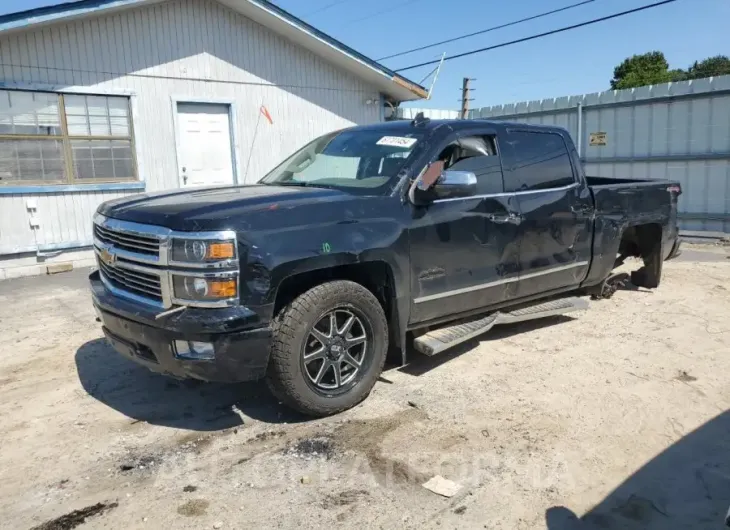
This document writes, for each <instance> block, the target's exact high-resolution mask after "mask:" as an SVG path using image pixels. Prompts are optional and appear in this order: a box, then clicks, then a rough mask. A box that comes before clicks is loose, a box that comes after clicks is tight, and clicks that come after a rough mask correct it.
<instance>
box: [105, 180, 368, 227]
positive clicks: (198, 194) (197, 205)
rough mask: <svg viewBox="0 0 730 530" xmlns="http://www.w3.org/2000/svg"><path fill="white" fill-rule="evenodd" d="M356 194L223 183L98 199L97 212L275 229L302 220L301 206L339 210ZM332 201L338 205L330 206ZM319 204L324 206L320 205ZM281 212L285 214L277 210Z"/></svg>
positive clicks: (157, 221) (172, 222)
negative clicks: (121, 197) (104, 199)
mask: <svg viewBox="0 0 730 530" xmlns="http://www.w3.org/2000/svg"><path fill="white" fill-rule="evenodd" d="M358 199H361V198H359V197H356V196H353V195H350V194H348V193H345V192H341V191H337V190H331V189H324V188H304V187H298V186H268V185H251V186H226V187H215V188H203V189H195V190H186V191H182V190H175V191H170V192H160V193H147V194H141V195H135V196H133V197H125V198H123V199H117V200H113V201H109V202H106V203H104V204H102V205H101V206H100V207H99V213H101V214H102V215H105V216H107V217H113V218H115V219H120V220H123V221H132V222H135V223H144V224H151V225H158V226H164V227H167V228H171V229H173V230H182V231H199V230H250V229H275V228H277V227H281V224H282V221H283V222H284V224H286V225H290V226H291V225H299V226H301V225H306V224H307V220H308V219H307V217H308V214H306V213H305V212H309V211H312V210H313V209H316V210H317V211H319V212H322V211H330V212H332V214H333V215H335V216H337V215H340V216H341V215H342V214H343V213H344V212H343V208H342V206H344V204H345V203H350V202H352V201H356V202H357V200H358ZM335 204H337V205H342V206H340V207H337V206H335V207H334V208H333V207H332V206H333V205H335ZM324 205H328V207H327V208H322V206H324ZM284 212H286V213H288V215H282V214H284ZM340 218H342V217H340ZM309 220H310V221H311V218H310V219H309ZM277 225H278V226H277Z"/></svg>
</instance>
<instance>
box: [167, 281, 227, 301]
mask: <svg viewBox="0 0 730 530" xmlns="http://www.w3.org/2000/svg"><path fill="white" fill-rule="evenodd" d="M172 286H173V291H174V293H175V298H176V299H178V300H186V301H191V302H220V301H223V300H230V299H234V298H236V297H237V296H238V280H237V279H236V278H226V277H222V278H204V277H202V276H180V275H174V276H173V277H172Z"/></svg>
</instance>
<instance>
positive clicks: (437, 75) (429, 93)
mask: <svg viewBox="0 0 730 530" xmlns="http://www.w3.org/2000/svg"><path fill="white" fill-rule="evenodd" d="M445 58H446V52H444V53H442V54H441V62H440V63H439V65H438V66H437V67H436V73H435V74H434V76H433V81H431V87H430V88H429V89H428V95H427V96H426V101H428V100H429V99H431V93H432V92H433V87H434V86H436V80H437V79H438V78H439V72H440V71H441V65H442V64H444V59H445Z"/></svg>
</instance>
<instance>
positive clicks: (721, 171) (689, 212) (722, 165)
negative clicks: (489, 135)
mask: <svg viewBox="0 0 730 530" xmlns="http://www.w3.org/2000/svg"><path fill="white" fill-rule="evenodd" d="M579 107H580V110H579ZM579 115H580V116H581V119H580V120H579ZM470 117H471V118H489V119H497V120H510V121H516V122H525V123H538V124H550V125H559V126H561V127H565V128H566V129H568V131H570V134H571V135H572V137H573V139H574V140H575V141H576V144H578V145H579V146H580V154H581V158H582V159H583V160H584V164H585V170H586V173H588V174H590V175H598V176H607V177H622V178H632V177H633V178H668V179H673V180H677V181H679V182H680V183H681V184H682V189H683V190H684V193H683V194H682V196H681V197H680V202H679V209H680V212H681V219H680V226H681V228H683V229H684V230H709V231H721V232H730V76H722V77H716V78H710V79H700V80H696V81H685V82H681V83H667V84H662V85H655V86H649V87H641V88H636V89H631V90H618V91H607V92H598V93H594V94H586V95H582V96H570V97H563V98H556V99H545V100H540V101H530V102H522V103H515V104H509V105H496V106H493V107H484V108H481V109H475V110H473V111H472V112H471V114H470ZM598 132H601V133H605V135H606V136H605V139H606V141H605V145H591V141H590V139H591V135H592V133H598Z"/></svg>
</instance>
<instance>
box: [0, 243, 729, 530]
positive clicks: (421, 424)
mask: <svg viewBox="0 0 730 530" xmlns="http://www.w3.org/2000/svg"><path fill="white" fill-rule="evenodd" d="M708 250H709V251H708ZM729 255H730V253H728V249H727V248H715V249H703V248H701V247H700V248H688V251H687V252H685V256H684V257H683V259H682V260H678V261H671V262H667V263H666V264H665V277H664V282H663V284H662V285H661V287H660V288H659V289H658V290H656V291H653V292H645V291H636V290H623V291H619V292H618V293H617V294H616V295H615V296H614V297H613V298H612V299H610V300H604V301H599V302H592V303H591V307H590V309H589V310H588V311H586V312H584V313H580V314H575V317H572V316H571V317H567V316H566V317H562V318H552V319H547V320H544V321H536V322H532V323H525V324H522V325H518V326H512V327H504V328H501V329H499V330H496V329H495V330H494V331H493V332H491V333H490V334H488V335H486V336H484V337H482V338H481V340H479V341H475V342H472V343H469V344H467V345H466V346H464V347H461V348H458V350H457V351H454V352H451V353H449V354H443V355H442V356H440V357H434V358H430V359H429V358H425V357H421V356H418V355H417V354H414V356H416V359H415V361H414V362H413V363H412V364H411V365H409V366H407V367H405V368H392V369H389V370H387V371H386V372H385V373H384V374H383V376H382V378H381V380H380V382H379V383H377V385H376V387H375V389H374V391H373V393H372V395H371V396H370V397H369V398H368V399H367V400H366V401H365V402H364V403H363V404H362V405H361V406H359V407H357V408H355V409H354V410H352V411H349V412H347V413H344V414H341V415H339V416H336V417H333V418H329V419H325V420H315V421H313V420H308V419H306V418H303V417H301V416H298V415H296V414H294V413H292V412H290V411H288V410H287V409H285V408H283V407H282V406H280V405H279V404H278V403H277V402H276V401H274V400H273V398H271V397H270V396H269V395H268V393H267V391H266V389H265V387H264V386H263V385H261V384H252V385H233V386H222V385H213V384H189V383H183V382H178V381H175V380H171V379H168V378H165V377H162V376H158V375H153V374H151V373H149V372H147V371H146V370H145V369H143V368H141V367H138V366H136V365H135V364H133V363H131V362H129V361H126V360H124V359H123V358H121V357H120V356H118V355H116V354H115V353H114V351H113V350H112V349H111V348H110V347H109V346H107V345H106V344H105V342H104V340H103V339H102V334H101V330H100V327H99V324H98V323H97V322H95V320H94V313H93V309H92V306H91V304H90V299H89V294H88V291H87V288H86V279H85V275H84V271H75V272H73V273H67V274H63V275H57V276H50V277H39V278H25V279H21V280H12V281H6V282H2V283H0V402H1V403H2V407H1V409H0V410H1V412H0V439H1V440H2V445H1V447H2V451H0V470H1V473H2V480H1V481H0V526H1V527H3V528H13V529H22V528H32V527H35V526H39V525H40V526H39V527H40V528H44V529H46V530H48V529H60V528H64V529H65V528H73V527H74V526H75V525H77V524H80V525H82V527H83V528H265V527H278V528H315V527H316V528H319V527H325V526H341V527H360V528H493V529H510V530H512V529H533V528H549V529H550V530H570V529H593V528H609V529H610V528H616V529H619V528H620V529H631V528H661V529H673V528H699V529H704V528H708V529H710V528H721V522H722V519H723V517H724V515H725V513H726V511H727V508H728V506H729V505H730V259H727V258H728V256H729ZM434 475H441V476H443V477H445V478H447V479H450V480H453V481H455V482H456V483H457V484H458V485H459V487H460V489H459V492H458V493H457V494H456V495H455V496H454V497H452V498H445V497H441V496H439V495H436V494H434V493H432V492H430V491H428V490H427V489H425V488H424V487H422V485H421V484H422V483H423V482H425V481H426V480H428V479H429V478H431V477H432V476H434ZM84 519H85V522H84ZM44 523H47V524H44Z"/></svg>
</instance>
